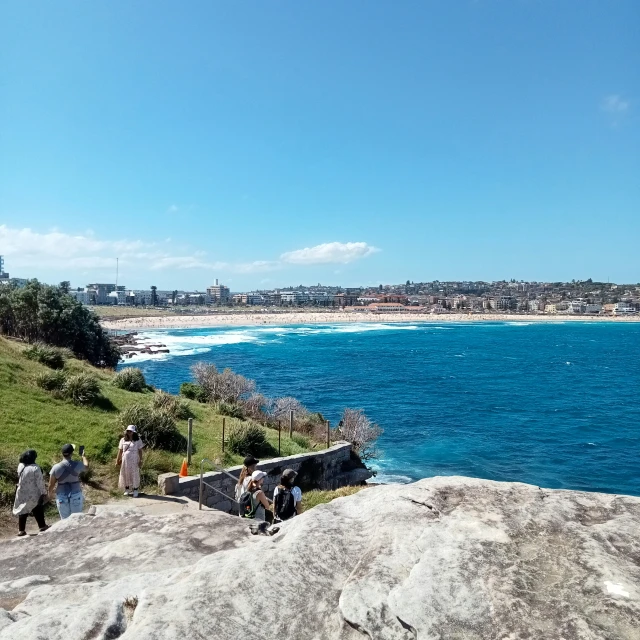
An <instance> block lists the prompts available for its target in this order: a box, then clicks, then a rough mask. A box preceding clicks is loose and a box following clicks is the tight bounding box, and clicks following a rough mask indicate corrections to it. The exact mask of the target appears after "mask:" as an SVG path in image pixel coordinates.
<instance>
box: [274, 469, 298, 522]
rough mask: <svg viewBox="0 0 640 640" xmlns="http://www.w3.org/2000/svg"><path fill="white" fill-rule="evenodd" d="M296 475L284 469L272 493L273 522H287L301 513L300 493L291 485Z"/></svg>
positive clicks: (291, 470) (292, 471)
mask: <svg viewBox="0 0 640 640" xmlns="http://www.w3.org/2000/svg"><path fill="white" fill-rule="evenodd" d="M297 475H298V474H297V473H296V472H295V471H294V470H293V469H285V470H284V473H283V474H282V476H281V478H280V484H279V485H278V486H277V487H276V488H275V489H274V491H273V517H274V520H275V522H281V521H282V520H289V519H290V518H293V516H295V515H297V514H300V513H302V491H301V489H300V487H294V486H293V483H294V481H295V479H296V476H297Z"/></svg>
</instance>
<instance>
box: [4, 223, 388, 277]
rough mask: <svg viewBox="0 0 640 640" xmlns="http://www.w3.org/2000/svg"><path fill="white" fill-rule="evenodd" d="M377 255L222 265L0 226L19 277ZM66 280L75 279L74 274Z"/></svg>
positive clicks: (251, 265)
mask: <svg viewBox="0 0 640 640" xmlns="http://www.w3.org/2000/svg"><path fill="white" fill-rule="evenodd" d="M172 248H173V251H172ZM376 251H379V249H376V248H375V247H372V246H370V245H368V244H367V243H366V242H346V243H341V242H329V243H326V244H321V245H317V246H315V247H311V248H305V249H298V250H296V251H289V252H287V253H284V254H282V255H281V256H280V259H279V260H254V261H252V262H225V261H220V260H211V259H210V258H209V257H208V255H207V253H206V252H204V251H202V250H194V251H188V250H187V249H184V248H182V249H180V250H177V249H175V248H174V247H173V245H172V243H171V242H169V241H165V242H159V243H157V242H146V241H142V240H129V239H120V240H101V239H98V238H96V237H95V235H94V234H93V233H92V232H91V231H86V232H84V233H83V234H77V235H72V234H68V233H63V232H61V231H58V230H57V229H54V230H51V231H48V232H46V233H39V232H37V231H33V230H32V229H29V228H23V229H17V228H12V227H8V226H7V225H0V254H2V255H4V256H5V258H6V259H7V260H6V262H7V265H6V266H7V270H8V271H9V272H13V274H14V275H16V276H21V277H31V276H33V275H35V273H36V272H38V271H40V272H42V271H43V270H52V271H56V272H60V271H65V270H69V271H72V270H75V271H77V272H78V271H80V270H82V273H83V276H88V275H89V274H90V273H91V272H92V271H95V272H100V273H101V274H104V273H106V272H109V271H111V270H113V271H115V261H116V258H118V259H119V264H120V272H121V273H122V274H131V275H134V274H136V275H137V274H140V273H142V272H145V271H162V270H169V269H173V270H189V269H200V270H204V271H215V272H218V273H225V272H226V273H229V274H230V273H242V274H250V273H267V272H270V271H275V270H278V269H282V268H284V267H286V266H288V265H291V264H297V265H313V264H347V263H349V262H353V261H354V260H358V259H360V258H364V257H366V256H368V255H371V254H372V253H375V252H376ZM96 275H97V274H96ZM69 277H71V278H73V275H72V274H70V275H69ZM43 279H46V278H43Z"/></svg>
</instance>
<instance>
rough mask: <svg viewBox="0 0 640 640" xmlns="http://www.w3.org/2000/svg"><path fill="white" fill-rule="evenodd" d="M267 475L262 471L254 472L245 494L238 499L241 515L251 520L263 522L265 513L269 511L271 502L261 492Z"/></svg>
mask: <svg viewBox="0 0 640 640" xmlns="http://www.w3.org/2000/svg"><path fill="white" fill-rule="evenodd" d="M266 477H267V474H266V473H265V472H264V471H254V472H253V473H252V474H251V481H250V482H249V486H248V487H247V490H246V491H245V493H243V494H242V496H241V497H240V508H241V515H242V517H244V518H251V519H253V520H260V521H264V520H265V511H269V510H270V509H271V501H270V500H269V498H267V496H266V495H265V493H264V491H263V490H262V485H263V483H264V479H265V478H266Z"/></svg>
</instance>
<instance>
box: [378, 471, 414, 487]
mask: <svg viewBox="0 0 640 640" xmlns="http://www.w3.org/2000/svg"><path fill="white" fill-rule="evenodd" d="M369 482H370V483H372V484H408V483H409V482H413V480H412V479H411V478H410V477H409V476H403V475H399V474H394V473H388V474H387V473H380V472H378V474H377V475H376V476H375V477H374V478H371V480H370V481H369Z"/></svg>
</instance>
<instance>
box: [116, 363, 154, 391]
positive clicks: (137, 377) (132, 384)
mask: <svg viewBox="0 0 640 640" xmlns="http://www.w3.org/2000/svg"><path fill="white" fill-rule="evenodd" d="M113 385H114V386H115V387H118V389H124V390H125V391H134V392H136V393H141V392H143V391H144V390H145V389H146V388H147V381H146V380H145V379H144V373H142V371H140V369H136V368H135V367H127V368H126V369H122V371H118V373H116V375H115V376H114V377H113Z"/></svg>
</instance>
